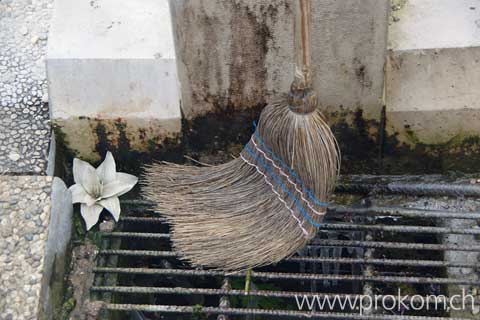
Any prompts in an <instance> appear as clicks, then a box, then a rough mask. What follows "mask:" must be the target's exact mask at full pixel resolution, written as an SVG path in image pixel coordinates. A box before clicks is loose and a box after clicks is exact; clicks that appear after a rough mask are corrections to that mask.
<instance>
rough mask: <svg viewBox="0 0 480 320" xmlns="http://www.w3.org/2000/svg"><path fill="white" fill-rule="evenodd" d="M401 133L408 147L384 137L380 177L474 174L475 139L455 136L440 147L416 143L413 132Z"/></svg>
mask: <svg viewBox="0 0 480 320" xmlns="http://www.w3.org/2000/svg"><path fill="white" fill-rule="evenodd" d="M405 133H406V135H407V137H408V138H409V144H405V143H400V142H399V140H398V139H397V136H396V135H392V136H388V137H386V140H385V154H384V160H383V161H384V168H385V171H384V172H383V173H386V174H407V173H409V174H429V173H430V174H433V173H440V174H446V173H449V172H451V171H458V172H462V173H475V172H478V171H479V169H480V137H479V136H476V135H466V134H458V135H456V136H454V137H453V138H451V139H450V140H449V141H447V142H444V143H437V144H427V143H422V142H420V141H419V139H418V138H417V136H416V135H415V133H414V132H413V131H411V130H406V131H405Z"/></svg>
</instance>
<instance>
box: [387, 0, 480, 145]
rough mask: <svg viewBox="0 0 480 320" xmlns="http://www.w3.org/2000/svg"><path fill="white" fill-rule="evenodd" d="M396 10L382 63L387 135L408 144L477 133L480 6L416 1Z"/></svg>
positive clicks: (451, 0) (450, 1)
mask: <svg viewBox="0 0 480 320" xmlns="http://www.w3.org/2000/svg"><path fill="white" fill-rule="evenodd" d="M398 9H399V10H396V11H394V13H393V14H394V16H395V17H397V19H398V21H397V22H393V23H392V26H391V28H390V39H389V41H390V49H391V51H390V54H389V58H388V64H387V80H386V97H387V123H388V131H389V133H391V134H392V133H398V139H399V140H400V141H401V142H405V143H407V144H410V145H415V144H418V143H424V144H440V143H447V142H449V141H450V140H451V139H453V138H454V137H455V138H457V137H459V136H464V137H465V136H468V135H478V134H479V133H480V127H479V126H478V114H479V112H478V110H479V109H480V91H479V90H478V87H479V85H480V58H479V56H480V26H479V16H478V11H479V10H480V3H479V2H478V1H475V0H470V1H455V0H418V1H407V2H405V3H404V4H403V6H400V7H399V8H398ZM433 31H434V32H433ZM412 134H413V135H414V137H415V139H413V140H412V139H411V137H412Z"/></svg>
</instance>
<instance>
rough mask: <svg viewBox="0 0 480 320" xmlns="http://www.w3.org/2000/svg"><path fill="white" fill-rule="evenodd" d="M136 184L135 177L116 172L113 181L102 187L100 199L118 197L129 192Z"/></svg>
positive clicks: (136, 179)
mask: <svg viewBox="0 0 480 320" xmlns="http://www.w3.org/2000/svg"><path fill="white" fill-rule="evenodd" d="M137 182H138V178H137V177H135V176H133V175H131V174H128V173H123V172H117V174H116V179H115V181H114V182H110V183H107V184H105V185H104V186H103V192H102V198H103V199H105V198H110V197H119V196H121V195H122V194H124V193H127V192H128V191H130V190H131V189H132V188H133V187H134V186H135V184H137Z"/></svg>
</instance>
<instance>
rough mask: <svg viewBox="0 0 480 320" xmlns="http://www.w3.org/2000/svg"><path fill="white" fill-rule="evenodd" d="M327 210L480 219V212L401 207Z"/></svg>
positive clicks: (349, 212)
mask: <svg viewBox="0 0 480 320" xmlns="http://www.w3.org/2000/svg"><path fill="white" fill-rule="evenodd" d="M328 210H329V214H355V215H360V214H364V215H385V216H401V217H405V218H441V219H480V212H454V211H444V210H424V209H414V208H403V207H367V208H351V207H345V206H330V207H328Z"/></svg>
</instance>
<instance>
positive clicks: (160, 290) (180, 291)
mask: <svg viewBox="0 0 480 320" xmlns="http://www.w3.org/2000/svg"><path fill="white" fill-rule="evenodd" d="M91 290H92V291H97V292H115V293H127V294H168V295H170V294H176V295H191V294H196V295H222V296H245V291H244V290H234V289H229V290H226V289H206V288H180V287H175V288H169V287H138V286H128V287H127V286H95V287H92V288H91ZM248 295H249V296H253V297H265V298H296V297H302V298H303V297H304V296H305V297H309V298H312V297H318V298H320V299H329V300H331V301H336V300H334V299H341V300H345V299H350V300H351V301H355V299H360V298H361V297H362V295H359V294H337V293H315V292H291V291H269V290H250V291H249V292H248ZM375 298H376V299H377V300H378V301H381V300H382V299H388V300H390V301H393V300H395V301H399V300H401V299H403V297H400V299H399V297H398V296H394V295H375ZM392 298H393V300H392ZM402 301H403V302H405V303H415V302H425V301H426V299H424V297H420V296H418V295H417V296H411V297H408V298H405V299H403V300H402ZM443 301H448V302H449V303H450V302H451V303H452V304H454V305H455V304H458V303H462V299H461V298H459V297H455V298H450V297H445V296H443V297H442V296H438V299H437V300H436V301H435V300H434V299H431V300H428V303H432V304H434V303H443ZM478 303H479V301H478V300H477V301H475V304H478Z"/></svg>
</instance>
